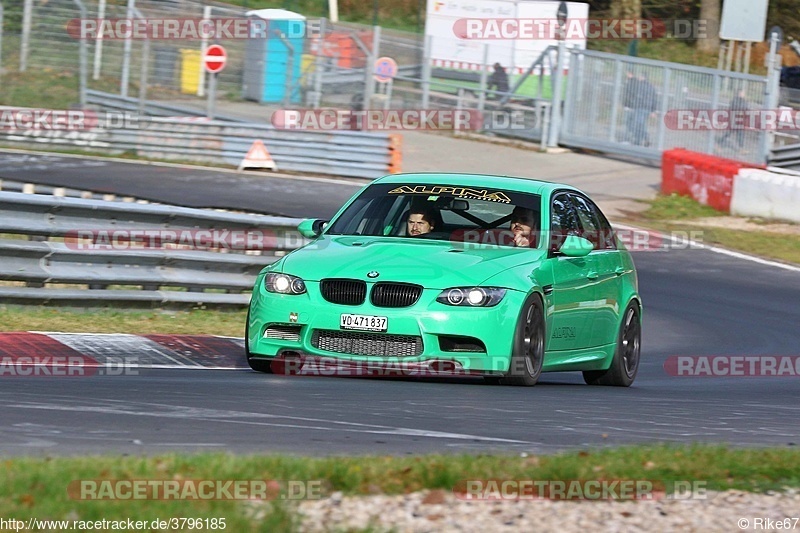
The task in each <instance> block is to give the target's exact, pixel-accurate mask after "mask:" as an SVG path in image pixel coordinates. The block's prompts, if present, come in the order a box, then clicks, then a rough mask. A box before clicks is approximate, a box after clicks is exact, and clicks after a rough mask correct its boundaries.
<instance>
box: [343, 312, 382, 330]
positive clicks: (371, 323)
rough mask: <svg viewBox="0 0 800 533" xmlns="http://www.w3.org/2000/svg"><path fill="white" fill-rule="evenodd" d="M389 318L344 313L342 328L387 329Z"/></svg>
mask: <svg viewBox="0 0 800 533" xmlns="http://www.w3.org/2000/svg"><path fill="white" fill-rule="evenodd" d="M388 326H389V319H388V318H386V317H385V316H372V315H351V314H346V313H345V314H342V318H341V320H340V322H339V327H340V328H341V329H364V330H367V331H386V328H387V327H388Z"/></svg>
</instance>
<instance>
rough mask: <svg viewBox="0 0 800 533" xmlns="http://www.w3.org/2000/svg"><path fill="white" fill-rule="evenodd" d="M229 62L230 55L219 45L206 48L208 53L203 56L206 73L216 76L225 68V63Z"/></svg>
mask: <svg viewBox="0 0 800 533" xmlns="http://www.w3.org/2000/svg"><path fill="white" fill-rule="evenodd" d="M227 60H228V54H227V52H225V49H224V48H223V47H221V46H220V45H218V44H212V45H211V46H209V47H208V48H206V53H205V55H204V56H203V66H204V67H205V69H206V72H210V73H211V74H216V73H217V72H220V71H221V70H222V69H224V68H225V62H226V61H227Z"/></svg>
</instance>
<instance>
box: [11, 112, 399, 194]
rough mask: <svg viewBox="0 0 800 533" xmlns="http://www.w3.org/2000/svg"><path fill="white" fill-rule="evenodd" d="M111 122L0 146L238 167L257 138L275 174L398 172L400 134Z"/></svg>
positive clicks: (26, 135)
mask: <svg viewBox="0 0 800 533" xmlns="http://www.w3.org/2000/svg"><path fill="white" fill-rule="evenodd" d="M114 122H115V123H112V122H105V121H100V122H99V123H98V125H97V127H94V128H91V129H85V130H65V129H14V128H2V129H0V143H4V144H11V145H20V146H24V147H31V146H35V147H37V148H39V147H41V146H43V145H50V146H58V147H69V148H71V149H74V148H78V149H84V150H92V151H103V152H107V153H111V154H121V153H125V152H129V153H131V152H132V153H135V154H136V155H139V156H142V157H147V158H152V159H167V160H180V161H193V162H199V163H212V164H222V165H232V166H238V165H239V164H240V163H241V161H242V159H244V157H245V155H246V154H247V152H248V151H249V150H250V148H251V147H252V146H253V143H254V142H255V141H257V140H260V141H262V142H263V143H264V145H265V146H266V147H267V150H269V152H270V155H271V156H272V158H273V159H274V160H275V162H276V163H277V166H278V168H279V169H280V170H287V171H296V172H309V173H315V174H331V175H337V176H346V177H357V178H370V179H372V178H376V177H378V176H381V175H384V174H387V173H395V172H399V171H400V161H401V136H400V135H399V134H388V133H374V132H358V131H289V130H278V129H275V128H274V127H272V126H269V125H264V124H256V123H250V122H228V121H224V120H215V121H206V120H187V119H186V118H165V117H146V118H143V119H141V120H139V119H134V118H133V117H130V116H129V117H128V120H125V121H123V120H120V121H114ZM116 122H123V123H122V124H117V123H116Z"/></svg>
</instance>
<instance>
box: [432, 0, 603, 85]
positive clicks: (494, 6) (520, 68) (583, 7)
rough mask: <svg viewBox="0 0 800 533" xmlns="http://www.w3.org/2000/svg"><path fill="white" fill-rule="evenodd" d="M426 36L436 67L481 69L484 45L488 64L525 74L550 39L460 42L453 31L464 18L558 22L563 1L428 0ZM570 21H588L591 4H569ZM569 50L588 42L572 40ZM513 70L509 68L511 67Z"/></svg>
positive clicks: (554, 42) (584, 46)
mask: <svg viewBox="0 0 800 533" xmlns="http://www.w3.org/2000/svg"><path fill="white" fill-rule="evenodd" d="M427 1H428V9H427V16H426V19H425V35H426V36H432V42H431V60H432V61H433V64H434V65H435V66H440V67H449V68H458V69H462V70H479V69H480V68H481V66H482V65H483V60H484V45H488V46H489V56H488V59H487V64H488V65H489V66H491V65H493V64H494V63H500V64H501V65H503V67H506V69H507V70H508V72H509V74H514V73H516V74H519V73H522V72H525V71H526V70H527V69H528V67H530V66H531V63H533V62H534V61H535V60H536V59H538V57H539V56H540V55H541V53H542V52H543V51H544V50H545V49H546V48H547V47H548V46H551V45H552V46H557V45H558V40H555V39H553V40H550V39H515V40H512V39H489V40H479V39H460V38H459V37H458V36H457V35H456V32H455V30H454V27H455V24H456V22H457V21H459V20H462V19H492V18H493V19H515V18H516V19H537V20H552V21H555V20H557V14H558V6H559V5H560V4H561V2H560V1H552V2H551V1H542V2H531V1H524V0H521V1H516V0H427ZM567 10H568V11H567V15H568V17H569V19H581V20H585V19H587V18H589V4H586V3H583V2H567ZM567 46H569V47H570V48H579V49H582V50H583V49H585V48H586V40H585V39H574V38H573V39H569V40H568V41H567ZM509 67H510V68H509Z"/></svg>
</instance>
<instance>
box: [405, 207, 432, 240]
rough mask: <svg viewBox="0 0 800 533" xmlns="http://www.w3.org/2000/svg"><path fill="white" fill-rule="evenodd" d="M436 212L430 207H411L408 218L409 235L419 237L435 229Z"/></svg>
mask: <svg viewBox="0 0 800 533" xmlns="http://www.w3.org/2000/svg"><path fill="white" fill-rule="evenodd" d="M435 226H436V214H435V213H434V212H433V211H432V210H430V209H421V208H418V209H411V210H410V211H409V212H408V218H407V219H406V233H407V234H408V236H409V237H419V236H420V235H424V234H426V233H430V232H431V231H433V229H434V227H435Z"/></svg>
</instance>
